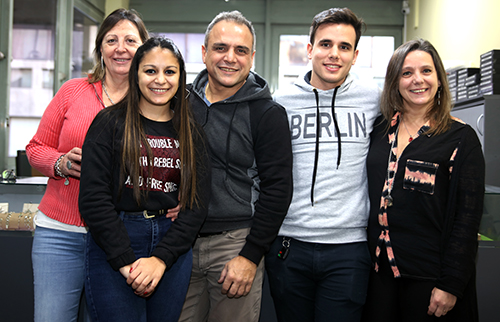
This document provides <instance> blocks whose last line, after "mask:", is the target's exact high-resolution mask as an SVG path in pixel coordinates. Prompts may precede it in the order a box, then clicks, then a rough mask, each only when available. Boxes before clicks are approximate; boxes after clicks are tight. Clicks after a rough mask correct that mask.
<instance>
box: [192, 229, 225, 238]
mask: <svg viewBox="0 0 500 322" xmlns="http://www.w3.org/2000/svg"><path fill="white" fill-rule="evenodd" d="M223 233H225V231H221V232H218V233H198V237H199V238H204V237H211V236H216V235H222V234H223Z"/></svg>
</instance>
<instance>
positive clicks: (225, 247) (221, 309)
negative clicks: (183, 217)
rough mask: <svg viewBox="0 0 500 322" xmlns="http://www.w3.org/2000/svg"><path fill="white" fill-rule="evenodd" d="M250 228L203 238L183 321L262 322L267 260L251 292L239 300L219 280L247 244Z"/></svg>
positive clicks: (196, 251) (196, 248) (198, 242)
mask: <svg viewBox="0 0 500 322" xmlns="http://www.w3.org/2000/svg"><path fill="white" fill-rule="evenodd" d="M249 232H250V228H245V229H238V230H233V231H228V232H224V233H222V234H218V235H213V236H209V237H200V238H198V239H197V240H196V243H195V245H194V247H193V270H192V272H191V282H190V284H189V289H188V293H187V295H186V301H185V302H184V307H183V309H182V313H181V317H180V318H179V322H205V321H208V322H235V321H238V322H258V321H259V315H260V304H261V296H262V282H263V278H264V260H262V261H261V262H260V264H259V266H258V268H257V273H256V276H255V279H254V282H253V285H252V289H251V291H250V293H249V294H248V295H246V296H243V297H240V298H238V299H235V298H228V297H227V296H226V295H223V294H222V293H221V290H222V284H219V283H218V282H217V281H218V280H219V278H220V274H221V272H222V269H223V268H224V265H225V264H226V263H227V262H229V261H230V260H231V259H233V258H234V257H236V256H238V253H239V252H240V251H241V249H242V248H243V245H244V244H245V238H246V236H247V235H248V233H249Z"/></svg>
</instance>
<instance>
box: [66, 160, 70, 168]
mask: <svg viewBox="0 0 500 322" xmlns="http://www.w3.org/2000/svg"><path fill="white" fill-rule="evenodd" d="M66 167H68V170H71V161H69V160H68V162H66Z"/></svg>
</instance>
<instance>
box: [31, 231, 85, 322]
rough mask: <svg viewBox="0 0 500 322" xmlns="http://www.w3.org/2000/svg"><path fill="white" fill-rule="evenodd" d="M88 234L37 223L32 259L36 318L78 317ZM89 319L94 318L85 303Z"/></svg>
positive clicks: (61, 321)
mask: <svg viewBox="0 0 500 322" xmlns="http://www.w3.org/2000/svg"><path fill="white" fill-rule="evenodd" d="M86 237H87V235H86V234H82V233H74V232H67V231H63V230H56V229H49V228H44V227H37V228H36V230H35V237H34V239H33V248H32V252H31V259H32V262H33V278H34V287H35V322H45V321H47V322H72V321H77V319H78V310H79V306H80V300H81V298H82V295H83V287H84V284H85V282H84V281H85V244H86ZM82 309H83V310H84V312H82V314H83V316H84V320H85V321H90V319H89V317H88V314H87V310H86V308H85V306H83V307H82Z"/></svg>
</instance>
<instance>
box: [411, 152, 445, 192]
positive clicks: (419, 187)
mask: <svg viewBox="0 0 500 322" xmlns="http://www.w3.org/2000/svg"><path fill="white" fill-rule="evenodd" d="M438 168H439V164H437V163H432V162H425V161H418V160H410V159H408V160H407V161H406V167H405V177H404V180H403V189H408V190H416V191H420V192H423V193H428V194H430V195H432V194H434V186H435V183H436V173H437V170H438Z"/></svg>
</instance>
